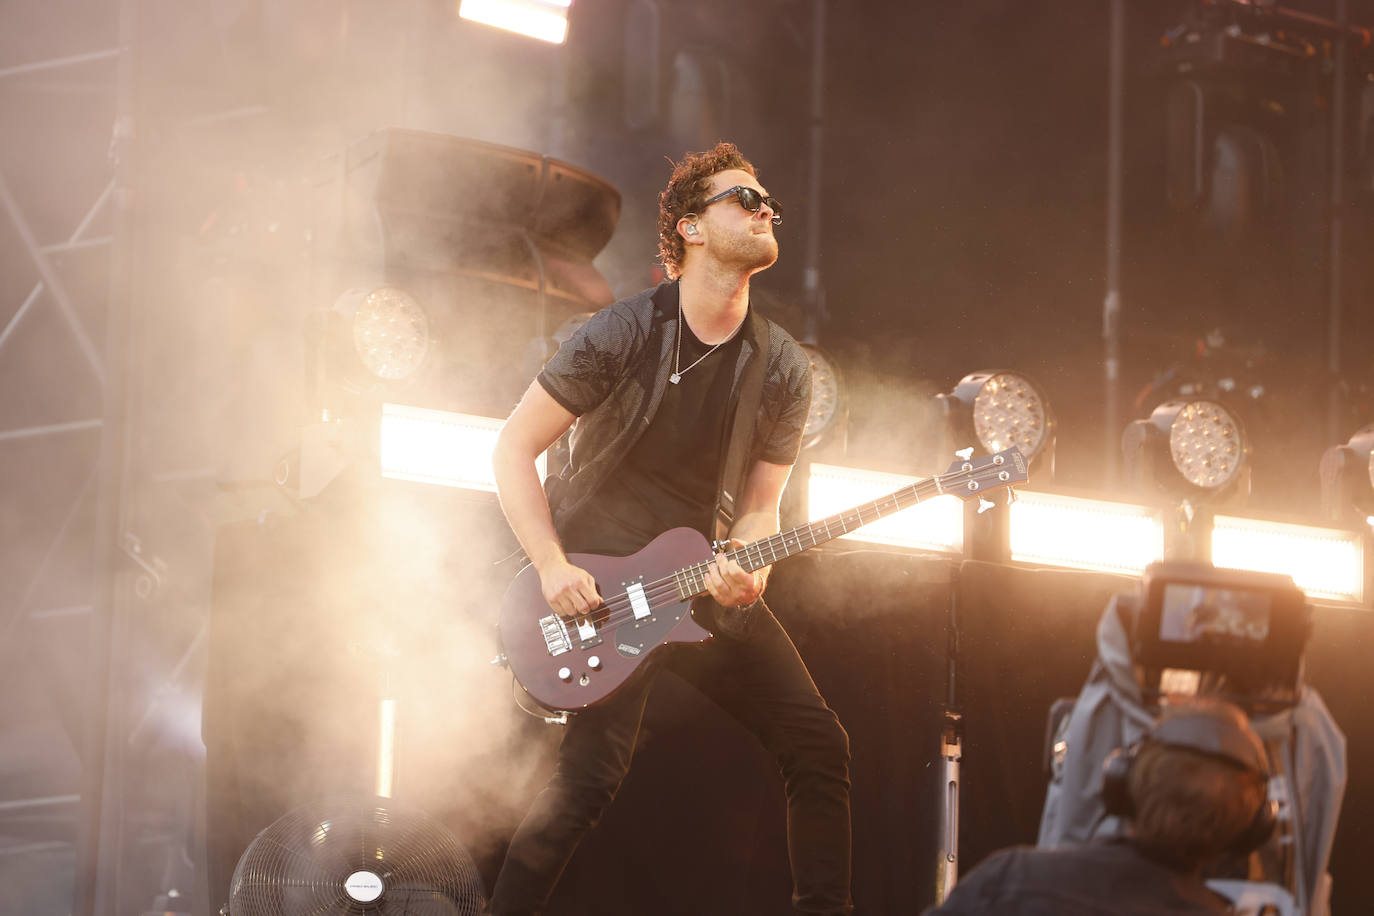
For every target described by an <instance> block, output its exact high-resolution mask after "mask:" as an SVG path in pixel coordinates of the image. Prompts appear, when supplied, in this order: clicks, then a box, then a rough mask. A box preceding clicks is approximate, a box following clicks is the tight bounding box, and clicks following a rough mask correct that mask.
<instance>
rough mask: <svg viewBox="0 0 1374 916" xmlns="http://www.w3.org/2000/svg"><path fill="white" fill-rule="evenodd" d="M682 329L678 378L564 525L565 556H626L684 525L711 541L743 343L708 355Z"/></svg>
mask: <svg viewBox="0 0 1374 916" xmlns="http://www.w3.org/2000/svg"><path fill="white" fill-rule="evenodd" d="M681 327H682V341H681V345H682V350H681V355H680V359H679V360H678V365H679V366H680V367H681V370H682V371H681V378H680V379H679V381H678V383H677V384H669V385H668V386H667V387H666V388H665V389H664V392H663V400H662V401H661V402H660V403H659V407H658V412H657V413H655V414H654V418H653V420H652V421H651V422H650V423H649V425H648V427H647V428H646V429H645V430H644V434H643V435H642V436H640V438H639V441H637V442H636V443H635V445H634V447H633V448H631V449H630V452H629V454H628V455H626V456H625V459H624V460H623V461H622V462H621V463H620V465H619V466H618V467H617V468H616V469H615V471H614V472H613V473H612V474H611V475H610V477H609V478H608V479H607V481H606V483H605V484H604V485H603V486H602V488H601V490H600V492H598V493H597V494H596V495H595V496H594V497H592V499H591V501H590V502H589V503H588V504H587V505H586V506H584V507H583V508H582V509H581V511H579V512H578V513H577V514H576V515H575V516H574V517H573V518H572V519H570V520H569V522H568V524H567V525H566V526H565V530H564V532H563V546H564V549H565V550H567V551H568V552H569V553H599V554H607V555H611V556H626V555H628V554H632V553H634V552H635V551H637V550H639V549H640V548H642V547H643V546H644V545H645V544H647V543H649V542H650V541H651V540H653V539H654V538H655V537H657V536H658V535H660V534H662V533H663V532H665V531H667V530H668V529H670V528H678V527H683V526H686V527H689V528H695V529H696V530H698V531H700V532H702V533H703V534H706V535H707V536H708V537H709V532H710V529H711V516H712V513H713V511H714V509H715V504H716V487H717V485H718V483H719V478H720V467H721V462H722V461H723V460H724V456H725V424H726V422H727V421H728V419H729V414H730V403H731V402H730V388H731V385H732V382H733V380H734V368H735V364H736V362H737V361H738V359H739V351H740V345H741V341H742V339H743V337H742V336H741V335H740V334H739V333H736V334H735V335H734V336H733V337H731V338H730V340H729V341H727V342H726V343H724V344H722V345H721V346H720V347H718V348H716V349H714V350H712V348H711V347H709V346H707V345H706V344H704V343H702V342H701V341H700V340H698V339H697V336H696V335H695V334H693V333H692V330H691V328H690V327H688V326H687V322H685V321H684V322H682V324H681ZM698 359H700V360H701V361H700V362H697V360H698ZM694 363H695V365H693V364H694ZM688 367H691V368H688Z"/></svg>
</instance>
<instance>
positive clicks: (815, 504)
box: [807, 464, 964, 553]
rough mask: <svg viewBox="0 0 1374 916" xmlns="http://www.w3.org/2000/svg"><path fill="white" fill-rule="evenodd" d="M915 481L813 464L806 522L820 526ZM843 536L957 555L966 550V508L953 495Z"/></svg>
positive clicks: (913, 479)
mask: <svg viewBox="0 0 1374 916" xmlns="http://www.w3.org/2000/svg"><path fill="white" fill-rule="evenodd" d="M919 479H920V478H918V477H906V476H903V475H901V474H885V473H882V472H880V471H862V470H857V469H855V468H844V467H838V466H836V465H832V464H812V465H811V476H810V478H809V479H808V480H807V514H808V515H809V518H808V519H807V520H808V521H812V522H814V521H819V520H820V519H823V518H825V517H827V516H830V515H835V514H837V513H840V512H844V511H846V510H848V509H853V508H854V507H855V506H859V505H862V504H863V503H866V502H871V501H873V500H875V499H878V498H880V497H883V496H887V495H888V494H889V493H893V492H895V491H897V490H900V489H901V488H902V487H905V486H907V485H908V484H910V483H912V482H914V481H916V480H919ZM841 537H845V538H849V539H850V540H853V541H866V542H868V543H870V544H888V545H891V546H894V547H910V548H913V549H915V550H936V551H942V552H945V553H961V552H962V551H963V549H964V503H963V501H962V500H960V499H958V498H957V497H954V496H937V497H936V498H935V499H932V500H929V501H927V502H921V503H917V504H916V505H914V506H912V507H911V508H909V509H903V510H902V511H901V512H897V513H894V514H892V515H889V516H887V517H886V518H881V519H879V520H878V521H876V522H873V523H871V524H868V525H865V526H864V527H862V528H860V529H858V530H856V531H851V532H850V533H848V534H845V535H841Z"/></svg>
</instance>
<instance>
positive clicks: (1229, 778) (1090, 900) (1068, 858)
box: [926, 700, 1274, 916]
mask: <svg viewBox="0 0 1374 916" xmlns="http://www.w3.org/2000/svg"><path fill="white" fill-rule="evenodd" d="M1103 773H1104V781H1103V795H1104V801H1105V803H1106V807H1107V809H1108V811H1110V812H1112V813H1120V814H1122V815H1124V816H1126V817H1127V818H1128V819H1129V824H1130V826H1129V829H1128V831H1127V833H1126V836H1124V837H1121V838H1114V839H1108V840H1097V841H1093V842H1091V843H1088V844H1086V845H1083V846H1077V847H1065V848H1059V849H1033V848H1027V847H1018V848H1015V849H1007V850H1002V851H1001V852H998V853H995V854H994V855H992V856H991V857H989V858H988V859H987V860H986V861H985V862H983V863H982V864H980V865H979V866H978V867H977V868H975V869H974V870H973V871H972V872H970V873H969V875H968V876H967V877H966V878H964V880H963V881H961V882H960V883H959V884H958V885H957V886H956V887H955V888H954V891H953V893H952V894H951V895H950V897H949V899H948V900H946V901H945V903H944V904H943V905H942V906H939V907H936V908H934V909H931V910H927V911H926V913H927V916H930V914H974V913H978V914H982V913H989V914H990V913H996V914H1004V916H1051V914H1053V916H1089V914H1113V916H1147V914H1149V916H1155V914H1166V913H1167V914H1179V916H1184V914H1205V913H1230V912H1232V909H1231V906H1230V903H1229V901H1227V900H1226V899H1225V898H1224V897H1222V896H1220V895H1219V894H1217V893H1215V892H1213V891H1212V890H1211V889H1209V888H1208V887H1207V885H1206V884H1205V883H1204V881H1203V878H1202V874H1203V871H1204V869H1206V868H1207V867H1208V866H1210V865H1212V864H1213V863H1215V862H1217V861H1218V860H1219V859H1220V858H1221V857H1222V856H1223V855H1225V854H1227V853H1245V852H1248V851H1250V850H1251V849H1254V848H1256V847H1258V846H1259V845H1260V844H1261V843H1262V842H1263V841H1264V840H1265V839H1266V838H1267V836H1268V835H1269V833H1271V832H1272V830H1273V818H1274V813H1273V806H1272V803H1271V802H1269V801H1268V799H1267V797H1266V794H1267V781H1268V775H1267V774H1268V761H1267V758H1266V755H1265V751H1264V744H1263V742H1262V741H1261V740H1260V739H1259V737H1258V736H1257V735H1256V734H1255V732H1254V731H1253V730H1252V729H1251V728H1250V724H1249V722H1248V721H1247V719H1246V717H1245V714H1244V713H1243V712H1241V710H1240V709H1238V708H1237V707H1235V706H1232V705H1231V704H1229V703H1224V702H1221V701H1218V700H1190V701H1186V702H1184V703H1182V704H1181V705H1179V704H1175V705H1171V706H1169V707H1167V708H1166V710H1165V712H1164V714H1163V716H1162V717H1161V718H1160V720H1159V722H1158V723H1157V724H1156V725H1155V726H1154V728H1152V729H1151V730H1150V731H1149V732H1148V733H1147V734H1146V736H1145V738H1144V739H1142V741H1141V742H1139V743H1138V744H1136V745H1133V746H1132V747H1130V748H1128V749H1126V750H1124V751H1118V752H1116V753H1115V754H1113V756H1112V757H1109V758H1108V760H1107V761H1106V763H1105V764H1104V767H1103Z"/></svg>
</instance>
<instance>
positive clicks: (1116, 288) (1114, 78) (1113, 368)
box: [1102, 0, 1126, 489]
mask: <svg viewBox="0 0 1374 916" xmlns="http://www.w3.org/2000/svg"><path fill="white" fill-rule="evenodd" d="M1110 16H1111V19H1110V23H1109V26H1108V36H1109V48H1108V57H1107V61H1108V63H1107V69H1108V76H1107V293H1106V297H1105V298H1104V299H1103V300H1102V344H1103V354H1102V374H1103V379H1102V382H1103V384H1102V397H1103V417H1102V426H1103V434H1102V468H1103V471H1104V473H1105V479H1104V481H1103V482H1104V484H1105V485H1106V486H1107V487H1108V488H1109V489H1111V488H1114V487H1116V485H1117V483H1118V482H1119V478H1120V464H1121V417H1120V413H1119V412H1120V408H1121V394H1120V385H1121V381H1120V378H1121V173H1122V168H1123V163H1122V159H1123V157H1124V156H1125V144H1124V143H1123V142H1122V130H1123V120H1124V110H1125V107H1126V99H1125V93H1126V0H1112V5H1111V13H1110Z"/></svg>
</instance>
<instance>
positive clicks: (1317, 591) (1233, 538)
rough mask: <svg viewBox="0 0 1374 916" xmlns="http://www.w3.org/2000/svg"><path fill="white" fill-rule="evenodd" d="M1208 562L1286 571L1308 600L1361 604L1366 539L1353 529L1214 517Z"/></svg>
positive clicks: (1268, 570)
mask: <svg viewBox="0 0 1374 916" xmlns="http://www.w3.org/2000/svg"><path fill="white" fill-rule="evenodd" d="M1212 564H1213V565H1214V566H1225V567H1229V568H1231V569H1253V570H1259V571H1261V572H1279V573H1287V574H1288V575H1290V576H1292V577H1293V581H1294V582H1295V583H1297V586H1298V588H1300V589H1302V590H1303V591H1305V592H1306V593H1307V595H1308V597H1310V598H1328V599H1332V600H1335V601H1350V602H1354V603H1355V604H1363V603H1364V593H1365V588H1364V582H1365V576H1364V541H1363V539H1362V538H1361V537H1360V535H1359V534H1358V533H1356V532H1354V531H1342V530H1341V529H1339V528H1314V527H1310V526H1308V525H1291V524H1286V523H1283V522H1267V521H1260V520H1259V519H1251V518H1239V517H1237V516H1233V515H1218V516H1215V518H1214V519H1213V521H1212Z"/></svg>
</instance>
